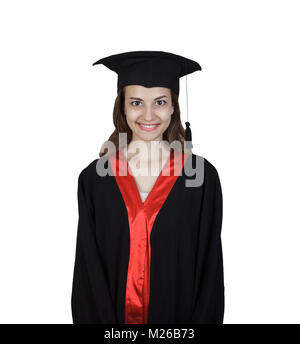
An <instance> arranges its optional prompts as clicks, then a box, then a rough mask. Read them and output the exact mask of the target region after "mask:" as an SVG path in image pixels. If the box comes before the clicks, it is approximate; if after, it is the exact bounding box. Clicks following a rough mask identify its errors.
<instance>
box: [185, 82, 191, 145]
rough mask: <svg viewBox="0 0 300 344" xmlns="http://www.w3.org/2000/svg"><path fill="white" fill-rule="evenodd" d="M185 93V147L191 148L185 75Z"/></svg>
mask: <svg viewBox="0 0 300 344" xmlns="http://www.w3.org/2000/svg"><path fill="white" fill-rule="evenodd" d="M185 91H186V122H185V139H184V140H185V145H186V148H192V147H193V144H192V131H191V128H190V122H189V109H188V91H187V75H185Z"/></svg>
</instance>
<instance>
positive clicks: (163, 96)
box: [129, 96, 168, 100]
mask: <svg viewBox="0 0 300 344" xmlns="http://www.w3.org/2000/svg"><path fill="white" fill-rule="evenodd" d="M161 98H168V97H167V96H159V97H157V98H155V99H154V100H157V99H161ZM129 99H137V100H143V99H142V98H137V97H130V98H129Z"/></svg>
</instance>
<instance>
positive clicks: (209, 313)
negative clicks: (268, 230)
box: [192, 159, 225, 324]
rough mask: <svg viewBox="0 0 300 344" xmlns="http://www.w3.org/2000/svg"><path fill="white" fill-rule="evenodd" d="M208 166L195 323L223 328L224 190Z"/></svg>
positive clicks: (202, 216)
mask: <svg viewBox="0 0 300 344" xmlns="http://www.w3.org/2000/svg"><path fill="white" fill-rule="evenodd" d="M205 164H206V168H205V172H204V173H205V174H204V184H203V194H202V195H203V196H202V197H203V198H202V202H201V210H200V212H201V213H200V227H199V234H198V242H197V253H196V275H195V292H194V311H193V315H192V323H209V324H222V323H223V316H224V291H225V288H224V276H223V254H222V243H221V227H222V212H223V200H222V189H221V184H220V179H219V175H218V172H217V170H216V169H215V167H214V166H213V165H212V164H211V163H209V162H208V161H207V160H206V159H205Z"/></svg>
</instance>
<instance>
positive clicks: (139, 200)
mask: <svg viewBox="0 0 300 344" xmlns="http://www.w3.org/2000/svg"><path fill="white" fill-rule="evenodd" d="M97 63H103V64H104V65H106V66H107V67H109V68H110V69H112V70H114V71H117V73H118V96H117V99H116V101H115V107H114V115H113V119H114V125H115V131H114V133H113V134H112V135H111V136H110V138H109V140H108V142H107V143H108V145H107V146H106V149H104V147H102V148H103V149H102V150H101V153H100V159H96V160H94V161H93V162H91V163H90V164H89V165H88V166H87V167H86V168H85V169H83V171H82V172H81V173H80V175H79V180H78V206H79V222H78V233H77V245H76V257H75V266H74V277H73V288H72V315H73V322H74V323H106V324H113V323H114V324H118V323H126V324H147V323H149V324H150V323H173V324H180V323H181V324H183V323H190V324H192V323H214V324H219V323H223V314H224V279H223V257H222V245H221V226H222V191H221V185H220V180H219V176H218V172H217V170H216V169H215V167H214V166H213V165H212V164H211V163H210V162H209V161H208V160H207V159H205V158H202V157H200V156H198V155H195V154H193V153H191V151H190V150H188V149H187V144H186V143H187V142H189V143H190V140H188V138H190V136H189V131H188V129H189V128H188V127H187V129H186V132H184V129H183V127H182V125H181V122H180V109H179V104H178V95H179V77H180V76H183V75H187V74H189V73H191V72H193V71H195V70H200V69H201V67H200V66H199V65H198V64H197V63H196V62H195V61H192V60H189V59H186V58H183V57H181V56H179V55H174V54H171V53H166V52H154V51H146V52H145V51H142V52H141V51H140V52H128V53H123V54H117V55H112V56H109V57H107V58H104V59H101V60H99V61H98V62H97ZM120 133H123V134H124V133H125V134H126V135H125V138H124V137H123V141H122V139H120V136H119V134H120ZM173 143H174V145H173ZM104 146H105V145H104ZM104 150H105V152H106V154H104ZM105 171H106V172H107V173H106V174H105V173H104V172H105Z"/></svg>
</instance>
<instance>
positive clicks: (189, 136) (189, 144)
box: [185, 122, 193, 148]
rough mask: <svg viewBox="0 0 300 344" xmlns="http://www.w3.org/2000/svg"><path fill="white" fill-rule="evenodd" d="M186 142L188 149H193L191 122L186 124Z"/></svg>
mask: <svg viewBox="0 0 300 344" xmlns="http://www.w3.org/2000/svg"><path fill="white" fill-rule="evenodd" d="M185 141H186V148H192V147H193V145H192V131H191V128H190V122H185Z"/></svg>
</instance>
